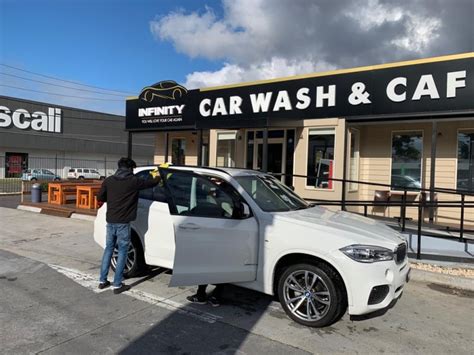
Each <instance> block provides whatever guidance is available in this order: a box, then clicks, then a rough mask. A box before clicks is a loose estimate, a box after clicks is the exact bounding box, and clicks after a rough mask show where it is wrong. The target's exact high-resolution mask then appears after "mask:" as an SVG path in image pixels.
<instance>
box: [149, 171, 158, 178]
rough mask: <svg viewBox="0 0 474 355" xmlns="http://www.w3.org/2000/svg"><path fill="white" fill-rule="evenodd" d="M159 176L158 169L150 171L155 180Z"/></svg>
mask: <svg viewBox="0 0 474 355" xmlns="http://www.w3.org/2000/svg"><path fill="white" fill-rule="evenodd" d="M158 174H159V173H158V169H155V170H152V171H150V175H151V176H153V179H156V177H157V176H159V175H158Z"/></svg>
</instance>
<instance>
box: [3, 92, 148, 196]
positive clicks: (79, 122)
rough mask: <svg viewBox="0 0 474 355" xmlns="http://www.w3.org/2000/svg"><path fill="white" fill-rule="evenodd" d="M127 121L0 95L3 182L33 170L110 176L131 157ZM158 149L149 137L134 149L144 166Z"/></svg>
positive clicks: (63, 173) (121, 117) (111, 116)
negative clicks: (121, 160) (78, 170)
mask: <svg viewBox="0 0 474 355" xmlns="http://www.w3.org/2000/svg"><path fill="white" fill-rule="evenodd" d="M124 119H125V118H124V117H123V116H119V115H112V114H106V113H101V112H94V111H87V110H81V109H76V108H71V107H65V106H61V105H56V104H48V103H43V102H36V101H31V100H23V99H17V98H13V97H6V96H0V179H3V178H18V177H21V175H22V172H23V171H25V170H27V169H47V170H49V171H51V172H53V173H54V174H56V175H58V176H59V177H62V178H65V177H67V169H68V168H82V169H86V170H87V171H88V172H89V170H96V171H97V172H98V173H99V174H100V175H102V176H104V175H110V174H111V173H113V172H114V171H115V169H116V166H117V160H118V159H119V158H120V157H121V156H126V155H127V133H126V132H125V131H124V127H123V126H124ZM153 145H154V141H153V139H152V138H151V137H150V136H149V135H148V136H147V135H142V136H140V137H139V139H137V140H136V142H135V144H134V145H133V149H134V151H135V153H136V159H137V160H138V161H139V162H140V163H141V164H146V163H147V162H151V161H152V160H153V150H154V148H153ZM0 190H1V189H0ZM0 192H2V191H0Z"/></svg>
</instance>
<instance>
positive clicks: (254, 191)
mask: <svg viewBox="0 0 474 355" xmlns="http://www.w3.org/2000/svg"><path fill="white" fill-rule="evenodd" d="M235 180H237V182H238V183H239V184H240V185H241V186H242V187H243V189H244V190H245V191H246V192H247V193H248V194H249V195H250V196H251V197H252V198H253V200H254V201H255V202H256V203H257V205H258V206H259V207H260V208H261V209H262V210H264V211H265V212H284V211H294V210H301V209H305V208H308V207H310V205H309V204H308V203H307V202H306V201H305V200H303V199H302V198H301V197H299V196H298V195H297V194H295V193H294V192H293V191H292V190H291V189H290V188H288V187H287V186H286V185H284V184H283V183H282V182H280V180H278V179H275V178H274V177H273V176H271V175H253V176H236V177H235Z"/></svg>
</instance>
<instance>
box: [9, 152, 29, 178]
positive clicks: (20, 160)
mask: <svg viewBox="0 0 474 355" xmlns="http://www.w3.org/2000/svg"><path fill="white" fill-rule="evenodd" d="M26 169H28V154H27V153H8V152H7V153H5V177H7V178H18V177H21V174H22V173H23V171H25V170H26Z"/></svg>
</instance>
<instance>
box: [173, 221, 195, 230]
mask: <svg viewBox="0 0 474 355" xmlns="http://www.w3.org/2000/svg"><path fill="white" fill-rule="evenodd" d="M178 228H179V229H190V230H196V229H199V228H200V227H199V226H198V225H197V224H194V223H184V224H180V225H179V226H178Z"/></svg>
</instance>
